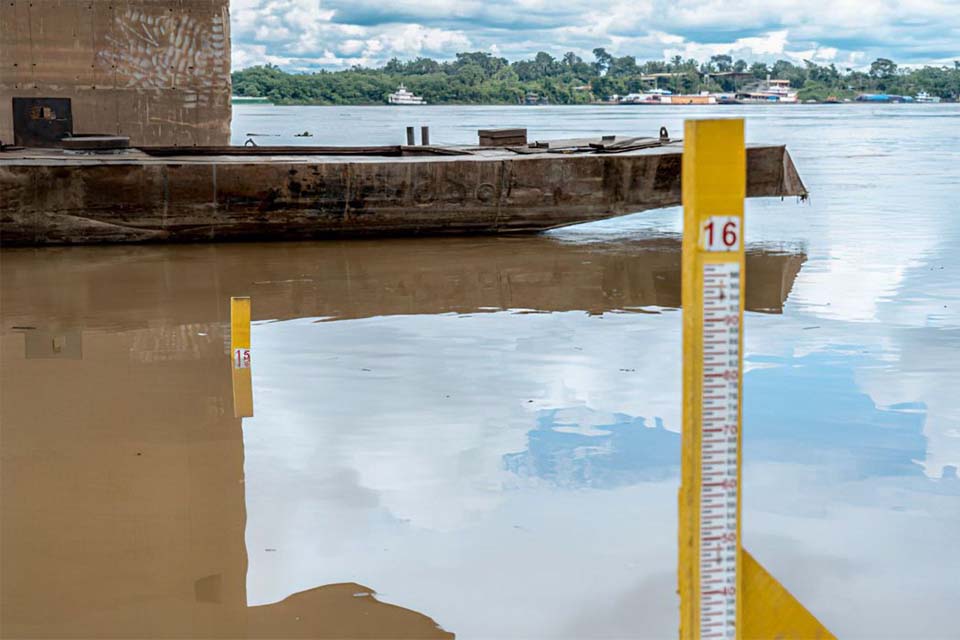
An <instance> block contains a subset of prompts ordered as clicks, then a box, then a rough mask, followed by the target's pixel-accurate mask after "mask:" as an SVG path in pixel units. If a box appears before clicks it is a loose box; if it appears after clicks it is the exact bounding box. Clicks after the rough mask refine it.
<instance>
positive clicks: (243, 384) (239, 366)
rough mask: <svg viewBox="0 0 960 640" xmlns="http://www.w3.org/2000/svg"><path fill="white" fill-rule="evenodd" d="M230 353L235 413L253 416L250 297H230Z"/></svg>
mask: <svg viewBox="0 0 960 640" xmlns="http://www.w3.org/2000/svg"><path fill="white" fill-rule="evenodd" d="M230 355H231V360H232V363H231V369H232V372H233V415H234V417H236V418H249V417H251V416H253V380H252V378H251V372H250V298H230Z"/></svg>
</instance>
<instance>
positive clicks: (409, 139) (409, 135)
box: [407, 127, 417, 147]
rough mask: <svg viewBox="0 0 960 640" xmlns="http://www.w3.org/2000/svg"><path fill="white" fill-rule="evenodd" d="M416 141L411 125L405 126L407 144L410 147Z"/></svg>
mask: <svg viewBox="0 0 960 640" xmlns="http://www.w3.org/2000/svg"><path fill="white" fill-rule="evenodd" d="M416 143H417V141H416V139H415V138H414V134H413V127H407V146H408V147H412V146H413V145H415V144H416Z"/></svg>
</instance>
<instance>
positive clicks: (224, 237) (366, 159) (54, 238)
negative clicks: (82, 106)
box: [0, 137, 807, 246]
mask: <svg viewBox="0 0 960 640" xmlns="http://www.w3.org/2000/svg"><path fill="white" fill-rule="evenodd" d="M605 140H610V138H609V137H608V138H606V139H605ZM627 140H630V139H627ZM639 147H640V148H632V149H628V150H619V149H617V150H615V151H613V150H607V151H606V152H605V150H604V149H603V147H602V145H601V146H598V145H591V144H588V143H583V144H577V143H568V144H566V147H564V145H553V146H551V145H550V144H545V145H541V146H540V147H538V148H533V147H522V148H478V147H424V146H411V147H407V146H394V147H357V148H330V147H313V148H311V147H274V148H269V147H207V148H203V147H199V148H170V147H165V148H152V149H151V148H143V149H127V150H123V151H120V152H114V153H76V152H71V151H65V150H63V149H20V150H10V149H8V150H6V151H3V152H0V243H2V244H3V245H4V246H37V245H47V244H98V243H130V242H211V241H233V240H291V239H308V238H324V237H351V236H385V235H414V234H433V235H437V234H470V233H517V232H537V231H543V230H547V229H552V228H556V227H562V226H567V225H572V224H578V223H582V222H590V221H594V220H600V219H604V218H609V217H613V216H618V215H624V214H629V213H635V212H639V211H644V210H648V209H655V208H662V207H669V206H675V205H679V204H680V166H681V155H682V151H683V146H682V142H681V141H670V142H666V143H664V144H657V145H655V146H652V145H651V146H648V147H646V148H643V145H642V144H641V145H639ZM806 195H807V190H806V188H805V187H804V185H803V182H802V181H801V179H800V177H799V175H798V174H797V171H796V169H795V167H794V165H793V161H792V160H791V158H790V155H789V153H788V152H787V150H786V148H785V147H784V146H782V145H763V144H754V145H748V148H747V196H748V197H783V196H798V197H801V198H803V197H806Z"/></svg>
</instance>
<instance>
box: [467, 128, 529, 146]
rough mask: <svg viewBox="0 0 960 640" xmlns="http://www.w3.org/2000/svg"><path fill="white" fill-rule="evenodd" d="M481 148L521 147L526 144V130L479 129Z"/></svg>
mask: <svg viewBox="0 0 960 640" xmlns="http://www.w3.org/2000/svg"><path fill="white" fill-rule="evenodd" d="M477 134H478V135H479V136H480V146H481V147H521V146H524V145H526V144H527V130H526V129H480V130H479V131H477Z"/></svg>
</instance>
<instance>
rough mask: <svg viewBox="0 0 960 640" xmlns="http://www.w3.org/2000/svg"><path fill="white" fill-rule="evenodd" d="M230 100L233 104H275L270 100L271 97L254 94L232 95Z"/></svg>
mask: <svg viewBox="0 0 960 640" xmlns="http://www.w3.org/2000/svg"><path fill="white" fill-rule="evenodd" d="M230 101H231V102H232V103H233V104H269V105H273V103H272V102H270V98H262V97H254V96H232V97H231V98H230Z"/></svg>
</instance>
